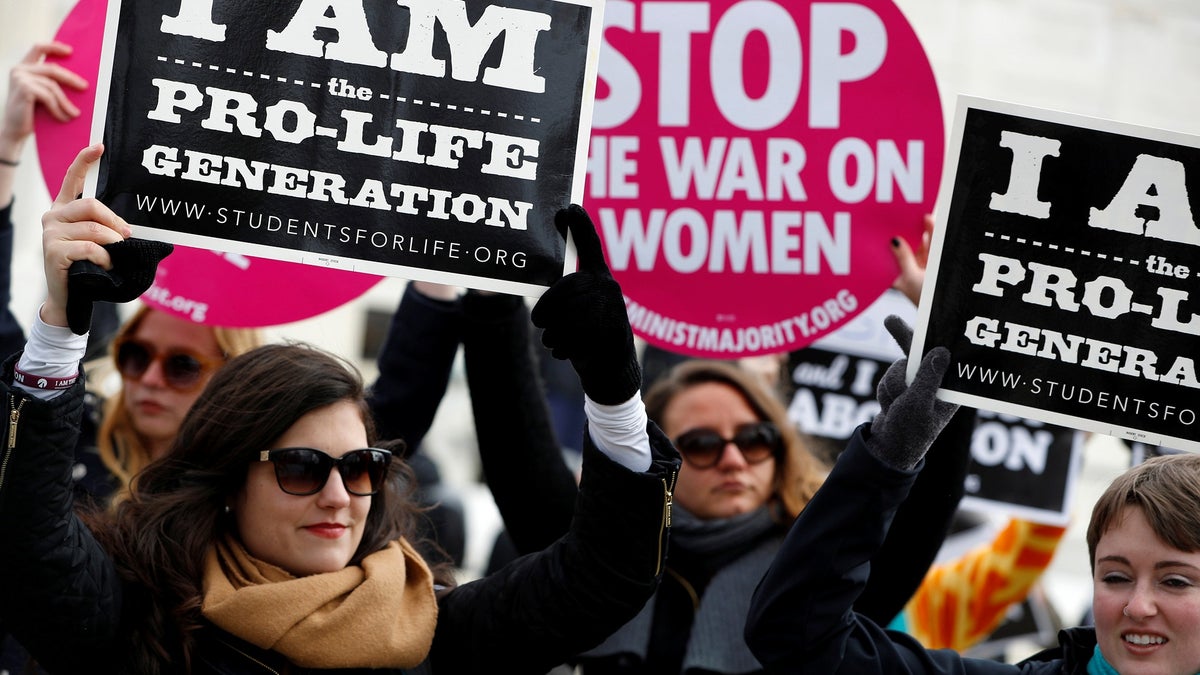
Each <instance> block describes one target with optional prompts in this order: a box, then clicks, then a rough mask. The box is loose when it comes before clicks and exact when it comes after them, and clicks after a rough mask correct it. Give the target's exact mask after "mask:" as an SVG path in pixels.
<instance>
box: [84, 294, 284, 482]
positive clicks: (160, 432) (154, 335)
mask: <svg viewBox="0 0 1200 675" xmlns="http://www.w3.org/2000/svg"><path fill="white" fill-rule="evenodd" d="M262 343H263V338H262V334H261V332H260V331H258V330H257V329H253V328H224V327H220V326H206V325H203V324H198V323H193V322H191V321H187V320H185V319H181V318H178V317H175V316H172V315H170V314H168V313H166V312H161V311H158V310H156V309H153V308H150V307H147V306H143V307H141V308H139V309H138V310H137V311H136V312H135V313H134V314H133V316H132V317H130V318H129V319H128V320H127V321H126V322H125V323H124V324H123V325H122V326H121V328H120V330H119V331H118V332H117V335H116V337H115V338H114V339H113V343H112V348H111V351H112V358H113V361H114V363H115V365H116V368H117V372H118V373H119V374H120V376H121V388H120V390H119V391H117V392H115V393H113V394H112V395H111V396H109V397H108V399H107V401H106V402H105V404H104V413H103V416H102V417H101V422H100V427H99V430H98V432H97V433H96V438H95V446H96V449H97V451H98V453H99V456H100V459H101V460H102V461H103V463H104V467H105V468H106V469H107V470H108V473H109V474H110V475H111V476H113V477H114V478H115V479H116V481H115V482H117V485H116V486H114V487H116V491H117V493H123V492H124V491H125V490H126V489H127V488H128V486H129V482H130V480H131V479H132V478H133V476H134V475H136V474H137V473H138V472H139V471H141V470H142V469H143V468H145V467H146V465H148V464H149V463H150V462H151V461H153V460H155V459H158V458H159V457H162V456H163V455H165V454H166V452H167V450H168V449H169V448H170V447H171V443H172V442H174V440H175V434H176V433H178V431H179V425H180V424H181V423H182V422H183V417H184V415H186V414H187V411H188V409H190V408H191V407H192V404H193V403H194V402H195V401H196V398H197V397H198V396H200V391H201V390H202V389H203V388H204V385H206V384H208V381H209V380H210V379H211V378H212V376H213V375H214V374H215V373H216V371H217V369H218V368H220V367H221V366H222V365H224V364H225V362H226V361H228V360H229V359H230V358H233V357H234V356H238V355H240V354H244V353H245V352H247V351H250V350H251V349H253V348H255V347H258V346H260V345H261V344H262ZM81 441H82V442H86V441H87V439H83V438H81ZM96 496H97V497H100V498H103V497H104V496H105V495H103V494H97V495H96Z"/></svg>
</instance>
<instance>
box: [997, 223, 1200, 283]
mask: <svg viewBox="0 0 1200 675" xmlns="http://www.w3.org/2000/svg"><path fill="white" fill-rule="evenodd" d="M983 236H985V237H991V238H993V239H999V240H1001V241H1011V242H1015V243H1017V244H1024V245H1026V246H1044V247H1046V248H1048V249H1050V250H1051V251H1063V252H1064V253H1074V254H1075V255H1082V256H1086V257H1095V258H1097V259H1099V260H1112V261H1113V262H1119V263H1129V264H1130V265H1133V266H1134V267H1137V266H1138V265H1141V264H1142V261H1140V260H1134V259H1133V258H1124V257H1121V256H1119V255H1109V254H1108V253H1099V252H1096V251H1089V250H1087V249H1079V248H1074V247H1071V246H1059V245H1058V244H1051V243H1048V242H1041V241H1037V240H1035V239H1026V238H1024V237H1013V236H1011V235H1007V234H996V233H995V232H984V233H983ZM1197 276H1200V273H1197Z"/></svg>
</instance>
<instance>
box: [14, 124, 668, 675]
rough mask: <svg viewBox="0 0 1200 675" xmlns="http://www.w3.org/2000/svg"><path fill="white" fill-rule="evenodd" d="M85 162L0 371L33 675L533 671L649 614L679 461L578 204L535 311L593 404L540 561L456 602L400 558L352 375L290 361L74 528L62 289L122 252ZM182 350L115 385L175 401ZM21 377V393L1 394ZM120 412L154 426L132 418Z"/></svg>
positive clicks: (403, 475)
mask: <svg viewBox="0 0 1200 675" xmlns="http://www.w3.org/2000/svg"><path fill="white" fill-rule="evenodd" d="M102 152H103V148H102V147H101V146H91V147H89V148H86V149H84V150H83V151H82V152H80V153H79V155H78V156H77V158H76V160H75V162H74V163H73V164H72V165H71V169H70V170H69V171H68V174H67V178H66V179H65V180H64V183H63V188H62V191H61V192H60V194H59V198H58V199H57V200H56V201H55V204H54V207H53V208H51V210H50V211H49V212H48V213H47V214H46V215H45V216H44V217H43V220H42V223H43V245H44V248H45V254H44V261H45V274H46V282H47V290H48V293H47V298H46V301H45V303H43V305H42V309H41V312H40V314H39V321H38V322H36V324H35V328H34V330H33V331H32V332H31V335H30V339H29V341H28V344H27V346H26V350H25V351H24V352H23V353H21V354H19V355H16V356H14V357H12V358H10V360H9V361H8V363H6V364H5V365H4V367H3V372H2V373H0V396H3V397H4V398H5V400H6V401H7V404H8V410H9V412H10V414H9V415H8V416H6V418H5V422H6V427H5V428H4V429H2V430H0V433H3V434H4V435H5V437H6V438H7V439H8V443H7V445H6V446H5V447H4V448H3V449H0V540H3V541H4V542H5V549H4V555H3V556H0V622H2V623H3V624H4V625H5V626H6V627H8V628H10V629H11V632H12V634H13V636H14V637H15V638H16V639H17V640H18V641H19V642H20V643H21V644H22V645H24V646H25V647H27V648H28V650H29V652H30V654H32V655H33V656H34V657H35V658H36V659H37V660H38V662H39V663H40V664H42V665H43V666H44V667H45V668H46V669H47V670H48V671H50V672H100V673H116V672H133V673H168V672H180V671H181V670H183V671H187V672H196V673H232V672H248V671H249V670H251V669H252V670H255V671H256V672H257V671H258V670H259V669H260V668H264V667H265V668H266V669H267V670H268V671H271V672H298V669H304V672H309V670H316V671H321V672H359V671H360V669H370V670H377V671H379V672H397V673H399V672H405V673H413V672H418V673H422V674H427V673H431V672H435V671H444V672H447V673H475V672H486V671H488V670H491V669H493V668H494V667H495V666H496V664H501V669H502V670H505V671H512V672H530V673H533V672H545V671H547V670H549V669H550V668H552V667H554V666H555V665H557V664H560V663H562V662H564V661H565V660H566V659H567V658H569V657H570V656H571V655H572V654H576V653H578V652H580V651H583V650H584V649H587V648H589V647H591V646H592V645H595V644H596V643H598V642H599V641H600V640H601V639H603V637H604V636H605V635H608V634H609V633H611V632H612V631H613V630H615V629H616V628H617V627H619V626H620V625H621V624H622V623H623V622H625V621H627V620H628V619H629V617H630V616H632V615H633V614H634V613H636V612H637V610H638V608H640V607H641V606H642V605H643V604H645V602H646V600H647V598H648V597H649V596H650V594H651V593H652V592H653V590H654V587H655V586H656V585H657V583H658V580H659V577H660V574H661V572H662V567H663V559H664V555H665V551H666V544H667V541H666V538H667V535H668V526H669V523H670V508H671V493H670V486H672V485H673V484H674V476H675V472H676V471H677V468H678V464H679V459H678V455H677V454H676V453H675V452H674V450H673V449H672V447H671V444H670V441H668V440H667V439H666V437H665V436H664V435H663V434H662V433H661V432H660V431H659V430H658V429H657V427H655V426H653V425H651V424H649V423H648V422H647V421H646V417H645V410H644V407H643V406H642V403H641V399H640V397H638V396H637V391H638V389H639V387H640V386H641V372H640V370H639V369H638V367H637V353H636V351H635V350H634V347H633V338H632V334H631V332H630V328H629V323H628V319H627V317H626V315H625V312H624V308H623V304H622V303H621V290H620V286H618V285H617V284H616V282H615V281H613V280H612V277H611V275H610V274H609V271H608V268H607V267H606V266H605V263H604V257H603V252H602V251H601V248H600V242H599V238H598V237H597V235H596V232H595V230H594V229H593V227H592V224H591V221H590V220H589V219H588V217H587V214H586V213H585V212H584V211H583V210H582V209H581V208H579V207H571V208H569V209H564V210H563V211H561V212H559V214H558V215H557V216H556V219H555V220H556V224H558V225H560V226H562V227H563V228H568V229H569V230H570V232H571V234H572V236H573V237H574V239H575V241H576V242H577V244H578V250H579V261H580V271H579V272H577V273H575V274H571V275H567V276H566V277H563V278H562V279H561V280H560V281H559V282H557V283H556V284H555V285H553V286H551V288H550V289H549V290H548V291H547V292H546V294H545V295H543V296H542V299H541V300H540V301H539V303H538V305H537V306H536V307H535V308H534V313H533V316H534V317H535V318H536V320H537V322H538V323H537V325H539V326H540V327H542V328H544V329H545V331H544V336H546V340H548V342H547V344H553V345H554V347H553V348H554V353H555V355H557V356H560V357H571V358H575V359H576V361H573V363H574V364H575V365H576V368H577V371H578V372H579V373H580V375H581V378H582V379H583V381H584V382H585V391H589V392H592V393H591V394H589V395H594V400H595V401H596V406H595V407H594V408H590V409H587V410H585V414H587V416H588V418H589V421H590V422H591V425H590V426H589V431H588V433H587V434H586V435H585V437H584V438H583V449H584V452H583V454H584V461H583V478H582V484H581V488H580V495H579V500H578V506H577V509H576V512H575V514H574V518H573V520H572V521H571V525H570V531H569V533H568V536H565V537H563V538H562V539H560V540H559V541H558V542H557V543H555V545H553V546H550V547H549V548H547V549H546V550H544V551H541V552H539V553H537V554H535V555H531V556H526V557H524V558H521V559H520V560H518V561H514V562H513V563H512V564H511V565H509V566H507V567H505V568H503V569H501V570H500V571H498V572H495V573H493V574H491V575H488V576H486V577H484V578H482V579H478V580H476V581H473V582H471V583H468V584H464V585H462V586H457V585H455V583H454V579H453V578H452V577H451V576H450V575H449V573H448V569H449V568H448V567H443V566H440V565H433V566H431V565H430V564H428V563H427V562H426V561H425V559H424V558H423V557H422V555H421V553H419V552H418V550H417V548H416V545H417V544H418V543H420V542H419V541H418V540H419V537H420V534H419V530H418V529H417V516H418V515H419V514H421V513H422V512H423V511H424V510H425V509H423V508H422V507H421V506H419V505H418V503H417V502H416V501H415V500H414V497H413V491H414V489H415V482H414V478H413V475H412V473H411V471H409V470H408V468H407V466H406V465H405V464H403V463H402V462H398V461H394V460H393V454H392V451H393V450H396V451H397V452H399V451H400V450H402V449H403V443H401V442H399V441H394V442H391V443H388V442H384V441H380V439H377V438H376V433H375V425H374V420H373V419H372V415H371V413H370V410H371V409H372V408H371V407H370V406H369V404H368V402H367V400H366V395H365V392H364V386H363V382H362V379H361V376H360V375H359V373H358V371H357V370H355V369H354V368H353V367H352V366H351V365H350V364H349V363H348V362H346V361H345V360H343V359H341V358H338V357H336V356H334V355H332V354H329V353H327V352H324V351H321V350H319V349H316V348H313V347H307V346H304V345H300V344H275V345H267V346H264V347H259V348H257V349H254V350H251V351H249V352H246V353H245V354H242V355H240V356H237V357H235V358H233V359H230V360H229V362H228V363H226V364H225V365H224V366H222V367H221V368H219V369H217V370H216V372H215V374H213V375H212V378H211V379H210V380H209V382H208V384H207V386H205V387H204V389H203V390H202V391H200V393H199V395H198V397H196V398H195V401H194V403H192V404H191V405H190V408H189V409H188V410H187V413H186V414H185V415H184V416H183V419H182V423H181V424H180V425H179V428H178V432H177V433H176V434H175V438H174V441H173V443H172V444H171V446H170V452H168V453H166V454H165V455H164V456H163V457H161V458H159V459H157V460H155V461H154V462H152V463H150V464H149V466H147V467H146V468H145V469H144V470H143V471H142V472H141V473H139V474H138V475H137V477H136V478H135V479H134V480H133V482H132V485H131V489H130V494H129V497H128V499H126V500H124V501H122V502H120V503H119V504H118V505H117V507H116V508H115V509H113V510H110V511H96V512H89V513H84V514H82V515H81V513H80V512H78V511H76V510H75V509H74V504H73V500H72V494H71V473H72V460H73V457H72V453H71V449H72V447H73V444H74V441H75V437H76V435H77V433H78V429H79V424H80V418H81V414H82V408H83V406H82V399H83V395H84V378H83V377H79V376H78V372H77V364H78V361H79V357H80V356H82V352H83V344H82V340H83V338H82V336H75V335H73V334H72V333H71V331H70V328H68V327H67V325H66V323H67V321H66V311H65V307H66V304H67V297H68V287H67V281H66V280H67V269H68V268H69V267H70V264H71V263H72V262H74V261H76V260H81V259H84V258H86V259H88V260H91V261H92V262H94V263H96V264H97V265H101V266H105V267H109V266H111V265H112V264H113V263H112V260H111V257H110V256H109V252H108V249H106V248H105V247H104V246H105V245H120V243H122V242H124V241H125V238H126V237H128V236H129V235H130V233H131V232H130V229H129V228H128V226H127V225H126V224H125V223H124V222H123V221H122V220H121V219H120V218H118V217H117V216H116V215H115V214H114V213H113V212H112V211H111V210H110V209H108V207H106V206H105V205H103V204H102V203H100V202H99V201H96V200H93V199H77V198H75V197H74V195H76V194H78V193H79V188H80V186H81V185H82V183H83V179H84V176H85V174H86V172H87V169H88V167H89V166H90V165H93V164H94V163H95V162H96V161H98V159H99V157H100V155H101V153H102ZM95 244H101V245H100V246H96V245H95ZM118 267H119V265H118ZM121 271H128V270H124V269H123V270H121ZM597 278H599V279H603V280H605V281H607V282H608V283H604V284H597V283H596V280H597ZM210 337H211V336H210ZM76 338H78V339H76ZM202 346H203V345H199V344H196V345H191V348H193V349H195V350H199V349H200V348H201V347H202ZM208 346H210V347H211V346H212V345H208ZM183 347H184V346H183V345H159V344H152V343H150V342H149V341H148V340H146V339H144V336H138V335H135V336H134V337H133V338H131V339H123V340H121V342H120V346H118V348H117V355H118V360H119V363H120V364H121V367H122V372H123V374H124V375H125V376H126V377H134V376H140V377H142V378H143V380H144V379H145V378H148V377H150V378H157V380H158V381H160V383H161V384H163V385H165V386H168V387H170V386H174V387H176V388H186V387H190V386H194V385H195V384H196V383H197V382H198V380H199V375H198V374H197V373H196V372H195V371H196V370H197V368H199V367H201V366H202V365H203V363H204V359H206V358H207V357H203V356H201V353H200V352H199V351H196V352H195V353H194V354H192V355H191V356H188V353H187V352H186V351H185V350H184V349H183ZM185 357H186V358H185ZM17 370H20V371H22V372H24V373H26V374H27V375H28V376H27V377H23V378H22V382H19V383H18V382H15V381H14V372H15V371H17ZM134 407H135V408H137V409H139V411H140V412H142V413H147V414H149V413H156V412H161V411H162V410H163V409H164V408H165V405H163V404H161V403H155V402H153V401H151V400H149V399H139V398H136V397H135V399H134ZM383 409H385V410H388V409H389V408H387V407H384V408H383ZM404 412H408V411H404ZM388 422H389V423H390V424H392V426H397V425H396V424H395V420H388ZM530 617H536V618H535V619H533V620H531V619H530ZM364 636H368V637H366V639H364ZM414 669H415V670H414Z"/></svg>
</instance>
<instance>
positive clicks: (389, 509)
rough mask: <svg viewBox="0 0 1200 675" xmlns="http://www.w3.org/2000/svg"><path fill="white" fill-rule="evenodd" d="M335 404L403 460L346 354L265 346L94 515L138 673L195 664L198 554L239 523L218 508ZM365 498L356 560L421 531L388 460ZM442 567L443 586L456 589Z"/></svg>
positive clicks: (225, 375)
mask: <svg viewBox="0 0 1200 675" xmlns="http://www.w3.org/2000/svg"><path fill="white" fill-rule="evenodd" d="M341 401H350V402H353V403H355V404H357V405H358V407H359V410H360V411H361V414H362V419H363V424H364V425H365V426H366V428H367V438H368V441H369V442H371V443H372V444H373V445H378V446H380V447H384V448H387V449H391V450H393V452H394V453H395V454H396V456H397V457H398V456H400V455H402V454H403V453H402V449H403V443H402V442H401V441H393V442H391V443H380V442H379V441H378V439H376V437H375V428H374V424H373V423H372V420H371V416H370V412H369V411H368V408H367V404H366V401H365V399H364V392H363V382H362V377H361V375H360V374H359V373H358V371H357V370H356V369H355V367H354V366H353V365H352V364H350V363H349V362H347V361H344V360H343V359H341V358H339V357H336V356H333V355H332V354H329V353H327V352H325V351H322V350H320V349H317V348H315V347H311V346H306V345H302V344H272V345H267V346H264V347H259V348H258V349H255V350H252V351H250V352H247V353H246V354H243V355H241V356H238V357H235V358H233V359H232V360H230V361H229V363H228V364H226V365H225V367H223V368H221V369H220V370H219V371H217V374H216V375H215V376H214V377H213V378H212V380H211V381H210V382H209V383H208V386H207V387H205V389H204V391H203V392H202V393H201V395H200V397H199V398H198V399H197V400H196V403H195V404H194V405H193V406H192V408H191V410H190V411H189V412H188V415H187V417H186V418H185V419H184V422H183V424H182V425H181V427H180V429H179V435H178V436H177V437H176V439H175V443H174V445H173V446H172V448H171V451H170V452H169V453H168V454H167V456H165V457H163V458H162V459H159V460H156V461H155V462H152V463H151V464H150V465H149V466H148V467H147V468H146V469H145V470H144V471H143V472H141V473H140V474H138V475H137V476H136V477H135V478H134V480H133V483H132V484H131V490H130V496H129V498H128V499H127V500H125V501H123V502H121V503H120V504H118V505H117V506H116V508H115V509H114V510H113V511H112V512H104V513H97V514H93V515H92V516H90V519H91V522H90V523H89V525H91V526H92V530H93V531H94V532H96V533H97V536H98V538H99V539H100V541H101V543H102V544H103V545H104V546H105V548H106V549H107V550H108V551H109V552H110V553H111V555H112V557H113V559H114V561H115V562H116V565H117V569H118V571H119V573H120V574H121V576H122V578H123V579H125V580H126V581H128V582H132V584H127V587H129V586H132V587H133V588H134V592H133V596H134V597H126V598H125V602H126V605H127V606H126V608H125V611H124V616H125V617H128V620H129V621H130V625H127V626H126V628H127V629H128V638H129V643H128V645H127V646H128V648H129V657H128V658H129V659H130V660H129V662H128V663H127V664H126V668H127V670H128V671H129V672H137V673H168V672H178V671H179V670H180V667H181V666H183V667H185V668H188V667H190V655H191V650H192V648H193V645H194V640H195V636H196V631H197V630H198V629H200V628H201V627H203V626H204V625H205V621H204V619H203V617H202V616H201V613H200V608H201V603H202V601H203V593H202V588H201V580H202V578H203V569H204V559H205V554H206V552H207V551H208V550H209V548H210V547H211V546H212V545H213V544H214V542H216V541H218V540H220V539H221V538H223V537H224V536H226V535H227V534H233V535H235V536H236V534H237V533H236V524H235V522H234V520H233V518H232V517H230V516H228V515H227V514H226V512H225V505H226V504H227V503H228V500H229V498H230V497H231V496H233V495H235V494H236V493H237V492H238V491H239V490H240V489H241V488H242V486H243V485H244V483H245V480H246V474H247V470H248V467H249V465H250V463H251V462H252V461H254V460H255V459H257V457H258V453H259V451H261V450H263V449H265V448H270V447H271V446H272V445H273V444H274V443H275V442H276V441H277V440H278V439H279V437H280V436H282V435H283V434H284V432H286V431H287V430H288V428H289V427H291V426H292V424H294V423H295V422H296V421H297V420H298V419H300V418H301V417H303V416H304V415H305V414H307V413H309V412H312V411H314V410H318V409H320V408H324V407H326V406H329V405H332V404H334V403H338V402H341ZM391 466H392V469H391V474H390V475H389V479H388V480H387V481H385V485H384V488H383V489H381V490H380V491H379V492H378V493H377V494H375V495H374V497H372V499H371V508H370V511H369V512H368V515H367V521H366V524H365V529H364V532H363V538H362V542H361V543H360V544H359V547H358V550H357V551H356V552H355V554H354V557H353V559H352V560H351V564H357V563H359V562H360V561H361V560H362V559H363V558H364V557H366V556H367V555H369V554H371V553H373V552H375V551H378V550H380V549H382V548H383V547H385V546H386V545H387V544H388V542H391V541H393V540H395V539H398V538H399V537H402V536H404V537H409V538H411V537H413V536H416V535H415V533H416V518H417V516H418V514H419V513H420V509H419V508H418V507H417V506H416V503H415V501H414V500H413V498H412V492H413V490H414V488H415V485H414V480H413V476H412V473H411V471H409V469H408V467H407V466H406V465H405V464H404V463H403V462H401V461H399V460H398V459H397V460H393V462H392V464H391ZM448 570H449V568H448V567H446V566H444V565H443V566H439V567H435V569H434V573H435V578H436V579H437V582H438V583H442V584H445V585H451V584H452V583H453V580H452V578H451V576H450V574H449V572H448Z"/></svg>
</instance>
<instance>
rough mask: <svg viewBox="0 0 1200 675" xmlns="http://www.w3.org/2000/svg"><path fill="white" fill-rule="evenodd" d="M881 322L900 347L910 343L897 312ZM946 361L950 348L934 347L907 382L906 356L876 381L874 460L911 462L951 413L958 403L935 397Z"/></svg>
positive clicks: (905, 466)
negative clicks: (911, 378)
mask: <svg viewBox="0 0 1200 675" xmlns="http://www.w3.org/2000/svg"><path fill="white" fill-rule="evenodd" d="M883 325H884V326H886V327H887V329H888V332H889V333H891V334H892V337H893V338H894V339H895V340H896V343H897V344H899V345H900V348H901V349H902V350H904V353H906V354H907V353H908V351H909V349H911V347H912V335H913V332H912V328H910V327H909V326H908V324H906V323H904V320H903V319H901V318H900V317H898V316H889V317H887V318H886V319H884V322H883ZM949 365H950V351H949V350H947V349H946V348H945V347H934V348H933V349H932V350H930V352H929V353H928V354H926V355H925V358H924V359H922V360H921V367H920V368H919V369H918V370H917V375H916V377H914V378H913V381H912V384H910V385H906V384H905V381H904V380H905V371H906V370H907V369H908V359H907V358H902V359H900V360H899V361H896V362H895V363H893V364H892V365H891V366H890V367H889V368H888V369H887V372H885V373H884V374H883V379H882V380H880V381H879V388H878V390H877V391H876V398H877V399H878V400H879V406H880V410H879V414H878V415H876V416H875V419H874V420H872V421H871V436H870V438H868V439H867V450H868V451H870V453H871V454H872V455H873V456H874V457H875V458H876V459H878V460H879V461H881V462H883V463H884V464H887V465H889V466H892V467H895V468H897V469H905V470H907V469H911V468H913V467H914V466H916V465H917V464H918V463H919V462H920V461H921V458H923V457H924V456H925V453H926V452H928V451H929V446H930V445H931V444H932V443H933V440H934V439H935V438H937V435H938V434H939V433H941V431H942V428H943V427H945V426H946V424H947V423H948V422H949V421H950V418H951V417H953V416H954V412H955V411H956V410H958V406H957V405H955V404H953V403H947V402H945V401H942V400H939V399H938V398H937V396H936V394H937V390H938V387H939V386H940V385H941V383H942V376H943V375H945V374H946V368H947V367H949Z"/></svg>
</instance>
